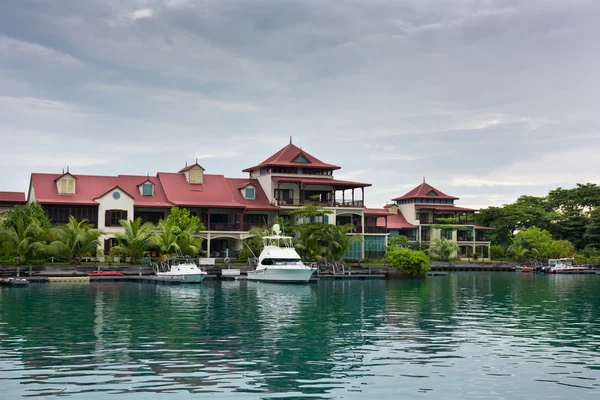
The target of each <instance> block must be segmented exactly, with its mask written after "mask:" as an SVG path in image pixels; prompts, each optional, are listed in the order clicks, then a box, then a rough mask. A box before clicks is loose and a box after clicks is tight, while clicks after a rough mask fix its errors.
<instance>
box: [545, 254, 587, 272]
mask: <svg viewBox="0 0 600 400" xmlns="http://www.w3.org/2000/svg"><path fill="white" fill-rule="evenodd" d="M587 271H589V268H587V267H585V266H583V265H573V259H572V258H551V259H549V260H548V270H547V272H548V273H549V274H569V273H581V272H587Z"/></svg>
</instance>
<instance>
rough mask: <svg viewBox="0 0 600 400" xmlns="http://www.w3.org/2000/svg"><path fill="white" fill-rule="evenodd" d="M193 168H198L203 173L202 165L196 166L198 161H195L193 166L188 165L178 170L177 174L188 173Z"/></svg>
mask: <svg viewBox="0 0 600 400" xmlns="http://www.w3.org/2000/svg"><path fill="white" fill-rule="evenodd" d="M194 167H200V169H202V171H204V168H202V165H200V164H198V161H196V162H195V163H194V164H192V165H188V166H186V167H185V168H182V169H180V170H179V172H185V171H189V170H190V169H192V168H194Z"/></svg>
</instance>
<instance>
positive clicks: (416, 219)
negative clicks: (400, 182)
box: [365, 179, 492, 258]
mask: <svg viewBox="0 0 600 400" xmlns="http://www.w3.org/2000/svg"><path fill="white" fill-rule="evenodd" d="M458 199H459V198H458V197H453V196H448V195H447V194H445V193H443V192H442V191H441V190H438V189H436V188H434V187H433V186H431V185H429V184H428V183H427V182H425V179H423V183H421V184H420V185H419V186H417V187H416V188H414V189H413V190H411V191H409V192H408V193H406V194H405V195H403V196H400V197H397V198H395V199H392V201H393V203H391V204H387V205H385V206H384V208H383V209H366V210H365V212H366V215H367V216H368V217H369V218H370V220H371V221H372V220H375V222H374V225H375V226H377V227H378V228H383V229H384V230H385V232H387V233H389V234H390V235H404V236H407V237H408V238H409V239H410V240H411V241H415V242H419V243H423V244H425V245H429V243H430V242H431V241H432V240H433V239H436V238H446V239H448V240H450V241H453V242H456V244H457V245H458V247H459V251H458V254H457V255H458V256H459V257H467V256H468V255H470V254H478V255H479V256H481V257H482V258H487V257H489V254H490V245H491V242H490V238H489V233H490V231H491V230H492V228H486V227H483V226H477V225H475V213H476V212H477V211H478V210H475V209H472V208H464V207H458V206H456V205H455V204H454V202H455V201H456V200H458ZM371 224H373V222H371Z"/></svg>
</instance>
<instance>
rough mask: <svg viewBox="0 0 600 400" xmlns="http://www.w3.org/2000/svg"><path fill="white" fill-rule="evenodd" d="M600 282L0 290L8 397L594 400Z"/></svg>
mask: <svg viewBox="0 0 600 400" xmlns="http://www.w3.org/2000/svg"><path fill="white" fill-rule="evenodd" d="M594 279H596V277H588V276H565V277H562V276H558V277H554V276H552V277H550V276H544V275H533V274H522V275H517V274H501V273H496V274H485V273H475V274H473V273H458V274H451V275H450V276H448V277H441V278H435V279H428V280H426V281H422V280H411V281H394V282H385V281H331V282H320V283H318V284H309V285H278V284H265V283H257V282H222V283H220V282H210V281H207V282H203V284H202V285H194V286H169V285H148V284H135V283H99V284H89V285H73V284H55V285H54V284H53V285H50V284H45V285H44V284H39V285H35V284H34V285H31V286H30V287H29V288H0V380H1V381H2V386H3V387H5V388H6V390H7V393H9V394H10V395H11V396H13V397H18V396H22V395H24V396H45V397H52V396H58V395H61V396H64V395H69V394H71V395H72V394H80V393H86V398H87V397H94V396H96V397H98V398H106V395H107V394H116V393H119V394H121V395H124V396H125V397H136V398H137V397H139V398H145V396H147V395H148V394H160V395H161V396H168V395H170V394H177V395H181V394H182V393H197V392H211V393H213V394H214V395H216V396H221V397H227V396H231V397H233V396H235V397H236V398H239V397H248V398H257V397H265V398H266V397H273V396H278V397H281V396H283V394H285V395H287V396H289V397H294V396H301V395H302V396H312V398H332V397H337V398H364V397H365V396H367V397H374V396H375V395H387V396H391V395H392V394H393V395H394V397H398V396H405V397H415V396H416V394H417V393H420V392H421V393H432V394H433V395H435V396H441V395H443V396H444V397H445V398H465V397H474V398H500V397H504V398H539V397H540V396H547V397H551V396H555V397H559V398H561V397H562V398H564V397H576V398H594V397H596V396H597V395H598V394H600V386H599V384H598V382H599V379H600V376H599V371H600V361H599V356H598V354H599V349H600V326H599V325H600V322H599V318H598V317H599V315H598V313H599V310H600V299H599V298H598V293H600V291H599V290H600V279H596V280H594ZM507 383H510V384H507ZM9 398H11V397H9Z"/></svg>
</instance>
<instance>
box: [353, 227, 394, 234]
mask: <svg viewBox="0 0 600 400" xmlns="http://www.w3.org/2000/svg"><path fill="white" fill-rule="evenodd" d="M358 228H360V227H358ZM357 232H360V231H359V230H357ZM365 233H387V229H386V228H385V226H365Z"/></svg>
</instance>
